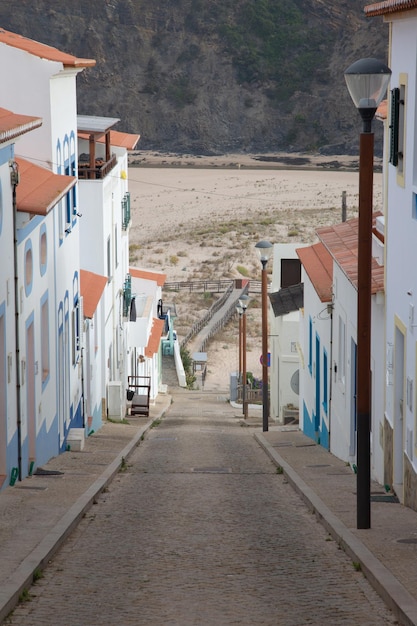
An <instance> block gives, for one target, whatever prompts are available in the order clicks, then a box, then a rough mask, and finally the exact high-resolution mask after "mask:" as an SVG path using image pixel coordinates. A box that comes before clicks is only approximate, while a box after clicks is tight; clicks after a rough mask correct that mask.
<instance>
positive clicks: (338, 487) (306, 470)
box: [255, 420, 417, 626]
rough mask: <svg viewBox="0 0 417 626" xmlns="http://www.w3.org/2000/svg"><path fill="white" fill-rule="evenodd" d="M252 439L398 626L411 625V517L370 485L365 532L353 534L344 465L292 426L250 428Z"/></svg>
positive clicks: (414, 529)
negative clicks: (368, 526) (263, 429)
mask: <svg viewBox="0 0 417 626" xmlns="http://www.w3.org/2000/svg"><path fill="white" fill-rule="evenodd" d="M258 423H260V420H259V421H258ZM255 438H256V439H257V441H258V442H259V443H260V445H261V446H262V447H263V449H264V450H265V452H266V453H267V454H268V455H269V456H270V458H271V459H272V461H273V462H274V463H275V464H276V465H277V466H279V467H281V468H282V470H283V476H284V480H287V481H288V482H289V483H290V484H291V485H292V487H293V488H294V489H295V490H296V491H297V492H298V493H299V494H300V495H301V497H302V498H303V500H304V501H305V502H306V504H307V505H308V507H309V508H310V509H311V510H312V511H314V513H315V514H316V516H317V518H318V520H319V521H320V522H321V524H323V526H324V527H325V528H326V529H327V530H328V532H329V534H330V535H331V536H332V537H333V539H334V540H335V541H337V542H338V543H339V544H340V546H341V547H342V548H343V550H344V551H345V552H346V553H347V554H348V555H349V557H350V558H351V559H352V562H353V563H355V565H356V564H360V567H361V570H362V572H363V573H364V574H365V576H366V577H367V579H368V580H369V581H370V583H371V584H372V586H373V587H374V588H375V590H376V591H377V592H378V593H379V594H380V596H381V597H382V598H383V599H384V600H385V602H386V604H387V605H388V606H389V607H390V608H391V609H392V611H393V612H394V614H395V615H396V617H397V618H398V620H399V622H400V623H401V624H407V625H413V626H414V625H416V624H417V512H416V511H412V510H411V509H408V508H406V507H404V506H402V505H401V504H399V503H398V502H397V501H396V500H397V499H396V498H395V497H392V495H390V494H386V493H385V491H384V489H383V487H381V486H380V485H378V484H377V483H372V484H371V529H369V530H357V529H356V474H354V473H353V471H352V470H351V468H350V466H347V465H346V464H345V463H344V462H343V461H340V460H339V459H337V458H336V457H334V456H333V455H331V454H330V453H329V452H327V451H326V450H325V449H324V448H322V447H321V446H318V445H316V444H315V443H314V442H313V441H312V440H311V439H309V438H308V437H306V436H305V435H303V433H301V432H300V431H299V430H298V427H297V426H273V425H271V426H270V429H269V431H268V432H265V433H263V432H261V431H260V430H259V429H256V431H255ZM278 532H279V529H278Z"/></svg>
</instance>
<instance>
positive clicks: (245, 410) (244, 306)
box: [239, 294, 249, 419]
mask: <svg viewBox="0 0 417 626" xmlns="http://www.w3.org/2000/svg"><path fill="white" fill-rule="evenodd" d="M248 304H249V296H247V295H246V294H244V295H243V296H241V297H240V298H239V305H240V307H241V309H242V412H243V416H244V418H245V419H247V417H248V403H247V398H246V309H247V308H248Z"/></svg>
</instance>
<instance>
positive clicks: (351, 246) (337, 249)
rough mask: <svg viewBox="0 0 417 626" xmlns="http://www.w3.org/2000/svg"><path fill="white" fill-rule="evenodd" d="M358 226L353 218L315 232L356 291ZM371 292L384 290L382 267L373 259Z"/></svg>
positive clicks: (375, 215) (356, 220)
mask: <svg viewBox="0 0 417 626" xmlns="http://www.w3.org/2000/svg"><path fill="white" fill-rule="evenodd" d="M378 215H380V213H377V214H376V213H375V214H374V217H373V224H374V226H375V218H376V217H377V216H378ZM358 225H359V221H358V219H357V218H355V219H352V220H349V221H347V222H343V223H341V224H336V225H335V226H325V227H323V228H319V229H318V230H317V235H318V236H319V238H320V240H321V241H322V242H323V244H324V245H325V246H326V248H327V250H328V251H329V252H330V254H331V255H332V257H333V258H334V260H335V261H336V263H337V264H338V265H339V267H340V268H341V269H342V271H343V272H344V273H345V274H346V276H347V278H348V279H349V280H350V282H351V283H352V284H353V285H354V287H355V288H356V289H357V287H358ZM371 290H372V293H373V294H375V293H377V292H378V291H383V290H384V267H383V266H382V265H378V263H377V262H376V260H375V259H374V258H373V259H372V284H371Z"/></svg>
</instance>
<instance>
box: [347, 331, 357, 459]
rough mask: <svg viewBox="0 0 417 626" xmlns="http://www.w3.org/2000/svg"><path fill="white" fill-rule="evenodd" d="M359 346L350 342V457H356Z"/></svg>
mask: <svg viewBox="0 0 417 626" xmlns="http://www.w3.org/2000/svg"><path fill="white" fill-rule="evenodd" d="M356 355H357V345H356V343H355V341H354V340H353V339H351V340H350V362H351V368H350V369H351V373H350V425H349V455H350V456H355V455H356V388H357V384H358V381H357V362H356V361H357V356H356Z"/></svg>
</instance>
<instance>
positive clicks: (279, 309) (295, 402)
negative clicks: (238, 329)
mask: <svg viewBox="0 0 417 626" xmlns="http://www.w3.org/2000/svg"><path fill="white" fill-rule="evenodd" d="M298 246H300V244H295V243H284V244H277V243H276V244H274V252H273V270H272V283H271V289H270V291H271V293H270V296H269V300H270V304H271V306H270V308H269V325H270V333H269V347H270V353H271V364H270V368H271V369H270V416H271V418H272V419H274V420H276V421H278V422H280V423H284V422H286V421H290V420H292V419H294V418H298V414H299V394H298V381H299V371H298V370H299V365H300V359H299V351H298V340H299V321H300V312H299V310H300V308H302V306H303V285H302V284H301V263H300V260H299V258H298V256H297V252H296V249H297V247H298Z"/></svg>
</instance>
